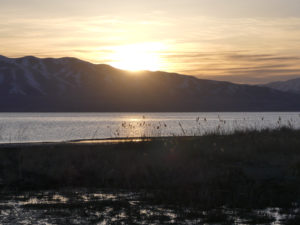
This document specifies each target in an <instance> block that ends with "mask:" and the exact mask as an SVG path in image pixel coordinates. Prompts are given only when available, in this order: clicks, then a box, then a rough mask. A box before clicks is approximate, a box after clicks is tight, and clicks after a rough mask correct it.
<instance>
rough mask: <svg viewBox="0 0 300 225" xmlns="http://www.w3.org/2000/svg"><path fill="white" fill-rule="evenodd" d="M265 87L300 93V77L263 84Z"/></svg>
mask: <svg viewBox="0 0 300 225" xmlns="http://www.w3.org/2000/svg"><path fill="white" fill-rule="evenodd" d="M263 86H264V87H269V88H273V89H276V90H279V91H284V92H291V93H296V94H300V78H296V79H291V80H288V81H278V82H272V83H268V84H265V85H263Z"/></svg>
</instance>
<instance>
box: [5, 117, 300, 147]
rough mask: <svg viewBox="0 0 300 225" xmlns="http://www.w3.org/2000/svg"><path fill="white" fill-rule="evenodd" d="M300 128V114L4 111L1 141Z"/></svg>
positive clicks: (174, 134)
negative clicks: (285, 126)
mask: <svg viewBox="0 0 300 225" xmlns="http://www.w3.org/2000/svg"><path fill="white" fill-rule="evenodd" d="M283 125H288V126H293V127H294V128H300V113H296V112H289V113H276V112H270V113H263V112H257V113H255V112H253V113H247V112H244V113H0V143H22V142H47V141H49V142H52V141H68V140H80V139H106V138H128V137H132V138H134V137H161V136H186V135H192V136H193V135H203V134H205V133H209V132H214V131H219V132H224V133H228V132H232V131H234V130H243V129H262V128H267V127H268V128H274V127H278V126H283Z"/></svg>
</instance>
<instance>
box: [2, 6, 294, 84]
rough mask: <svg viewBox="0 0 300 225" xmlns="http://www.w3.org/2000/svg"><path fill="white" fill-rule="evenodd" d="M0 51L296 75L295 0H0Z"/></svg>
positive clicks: (271, 77) (208, 71)
mask: <svg viewBox="0 0 300 225" xmlns="http://www.w3.org/2000/svg"><path fill="white" fill-rule="evenodd" d="M0 54H1V55H4V56H7V57H22V56H25V55H34V56H38V57H64V56H70V57H77V58H80V59H82V60H87V61H90V62H92V63H106V64H110V65H112V66H115V67H118V68H121V69H128V70H143V69H145V70H153V71H154V70H160V71H168V72H177V73H182V74H188V75H194V76H197V77H199V78H205V79H216V80H227V81H231V82H236V83H250V84H256V83H266V82H271V81H276V80H288V79H291V78H295V77H300V1H299V0H267V1H266V0H265V1H263V0H163V1H162V0H151V1H149V0H51V1H48V0H0Z"/></svg>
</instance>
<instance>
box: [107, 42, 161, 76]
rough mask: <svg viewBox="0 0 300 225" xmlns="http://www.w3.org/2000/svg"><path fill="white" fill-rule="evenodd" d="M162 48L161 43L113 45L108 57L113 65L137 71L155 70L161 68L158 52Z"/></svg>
mask: <svg viewBox="0 0 300 225" xmlns="http://www.w3.org/2000/svg"><path fill="white" fill-rule="evenodd" d="M162 49H164V45H163V44H161V43H139V44H132V45H123V46H117V47H113V48H112V50H113V53H112V55H111V56H110V57H109V58H110V60H111V61H112V62H111V63H110V65H112V66H113V67H116V68H119V69H124V70H131V71H139V70H151V71H156V70H159V69H160V68H161V59H160V57H159V54H158V52H159V51H161V50H162Z"/></svg>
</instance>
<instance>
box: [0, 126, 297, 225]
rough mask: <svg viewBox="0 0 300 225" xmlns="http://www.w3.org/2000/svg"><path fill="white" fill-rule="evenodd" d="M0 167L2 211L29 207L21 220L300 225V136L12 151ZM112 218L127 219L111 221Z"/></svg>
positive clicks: (5, 150) (6, 150)
mask: <svg viewBox="0 0 300 225" xmlns="http://www.w3.org/2000/svg"><path fill="white" fill-rule="evenodd" d="M0 159H1V160H0V183H1V196H0V202H1V203H3V202H6V203H7V202H18V201H23V203H22V204H19V206H20V205H21V208H22V210H23V211H22V210H21V211H20V213H21V214H22V212H23V214H24V213H25V214H26V212H27V213H28V212H35V213H36V212H39V213H41V212H44V213H45V212H46V213H49V212H52V213H54V214H55V215H52V217H51V215H48V214H46V215H44V214H41V215H40V216H41V218H42V217H43V218H46V217H47V216H48V217H47V218H58V217H59V218H70V216H71V215H77V217H78V218H85V216H86V219H87V218H89V219H88V220H86V222H89V223H93V221H92V219H93V218H94V219H95V221H96V222H97V221H98V222H99V223H100V222H101V221H102V220H103V221H104V220H106V221H108V222H107V223H109V224H111V223H113V221H119V223H116V224H122V223H124V224H128V223H129V222H130V223H131V224H134V223H136V224H139V223H142V222H143V223H145V222H146V223H150V222H151V221H152V222H153V223H158V221H160V222H163V223H185V222H186V220H188V219H190V221H194V222H195V221H196V222H197V223H198V222H199V221H200V222H201V221H202V222H203V223H204V222H207V223H217V224H218V223H221V224H223V223H227V224H232V223H234V222H235V223H239V221H240V222H241V221H244V223H246V224H247V223H252V224H253V223H254V224H259V223H263V224H270V223H273V222H274V221H277V222H278V221H279V222H278V223H282V224H299V222H300V219H299V216H300V214H299V210H298V209H299V203H300V131H299V130H292V129H288V128H281V129H278V130H263V131H245V132H236V133H234V134H231V135H217V134H212V135H207V136H203V137H172V138H156V139H151V140H149V139H143V140H138V141H135V142H120V143H95V142H94V143H93V142H92V143H61V144H36V145H15V146H7V145H6V146H2V148H1V149H0ZM45 190H51V191H50V192H49V191H45ZM66 190H68V191H66ZM76 190H77V191H76ZM78 190H80V191H78ZM99 195H100V196H101V198H98V197H99ZM57 196H58V197H57ZM84 196H85V197H84ZM97 196H98V197H97ZM104 196H114V198H108V199H107V198H105V197H104ZM32 198H34V199H40V200H41V199H42V200H45V199H46V200H45V201H42V200H41V201H37V200H35V201H32ZM20 199H21V200H20ZM30 199H31V200H30ZM84 199H85V200H84ZM6 206H7V207H8V205H7V204H6ZM1 207H4V208H5V204H4V205H2V206H1V205H0V210H1ZM107 209H111V210H112V212H118V213H119V214H122V215H123V216H117V217H118V218H119V217H120V218H119V219H117V220H113V221H110V219H112V218H113V216H109V213H108V216H107V217H105V216H104V214H105V213H104V212H105V210H107ZM160 209H161V210H162V212H160ZM2 210H5V209H2ZM6 210H9V209H6ZM28 210H29V211H28ZM31 210H33V211H31ZM116 210H117V211H116ZM147 210H148V211H147ZM170 210H171V211H170ZM272 210H273V211H272ZM275 210H277V211H276V212H275ZM96 212H98V214H97V213H96ZM101 212H102V213H101ZM163 212H164V213H163ZM267 212H268V213H267ZM270 212H271V213H270ZM74 213H75V214H74ZM76 213H77V214H76ZM82 213H83V214H82ZM84 213H86V214H84ZM99 213H100V214H99ZM143 213H144V214H146V215H147V216H150V217H151V218H150V217H149V218H150V219H149V220H148V219H147V218H146V217H145V218H143V219H141V217H143ZM50 214H51V213H50ZM119 214H118V215H119ZM0 215H1V214H0ZM280 215H281V216H280ZM101 218H102V219H101ZM0 219H1V217H0ZM2 219H7V217H2ZM57 221H61V220H57ZM109 221H110V222H109ZM122 221H123V222H122ZM141 221H142V222H141ZM73 222H74V221H73ZM196 222H195V223H196ZM57 223H58V222H57ZM62 223H63V222H62ZM68 223H72V220H71V219H70V220H69V222H68ZM74 223H75V222H74Z"/></svg>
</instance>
